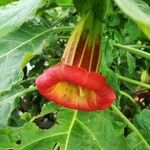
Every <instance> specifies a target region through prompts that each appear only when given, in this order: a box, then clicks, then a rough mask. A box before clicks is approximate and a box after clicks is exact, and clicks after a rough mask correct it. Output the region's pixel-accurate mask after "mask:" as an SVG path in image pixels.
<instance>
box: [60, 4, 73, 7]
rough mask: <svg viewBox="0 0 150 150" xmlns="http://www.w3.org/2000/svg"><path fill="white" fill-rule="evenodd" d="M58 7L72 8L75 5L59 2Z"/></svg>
mask: <svg viewBox="0 0 150 150" xmlns="http://www.w3.org/2000/svg"><path fill="white" fill-rule="evenodd" d="M57 7H63V8H70V7H74V5H73V4H57Z"/></svg>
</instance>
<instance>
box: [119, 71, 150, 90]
mask: <svg viewBox="0 0 150 150" xmlns="http://www.w3.org/2000/svg"><path fill="white" fill-rule="evenodd" d="M116 75H117V77H118V78H119V79H120V80H122V81H126V82H129V83H132V84H135V85H138V86H142V87H144V88H147V89H150V85H149V84H146V83H143V82H139V81H136V80H133V79H130V78H127V77H124V76H122V75H119V74H116Z"/></svg>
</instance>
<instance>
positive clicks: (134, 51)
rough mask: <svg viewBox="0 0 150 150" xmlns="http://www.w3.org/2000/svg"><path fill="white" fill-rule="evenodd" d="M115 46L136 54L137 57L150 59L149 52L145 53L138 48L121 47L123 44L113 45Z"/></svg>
mask: <svg viewBox="0 0 150 150" xmlns="http://www.w3.org/2000/svg"><path fill="white" fill-rule="evenodd" d="M113 46H115V47H118V48H122V49H124V50H126V51H128V52H131V53H134V54H136V55H139V56H141V57H144V58H146V59H150V53H147V52H143V51H141V50H138V49H136V48H133V47H130V46H125V45H121V44H117V43H113Z"/></svg>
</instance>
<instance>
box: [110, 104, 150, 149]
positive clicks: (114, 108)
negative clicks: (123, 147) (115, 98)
mask: <svg viewBox="0 0 150 150" xmlns="http://www.w3.org/2000/svg"><path fill="white" fill-rule="evenodd" d="M111 108H112V109H113V110H114V112H115V113H116V114H117V115H118V116H120V118H121V119H122V120H123V121H124V122H125V123H126V124H127V125H128V127H129V128H130V129H132V131H133V132H135V133H136V134H137V136H138V137H139V138H140V139H141V140H142V141H143V143H144V144H145V146H146V147H147V148H148V149H150V145H149V144H148V143H147V141H146V140H145V139H144V138H143V136H142V134H141V133H140V132H139V130H138V129H137V128H136V127H135V126H134V125H133V124H132V123H131V122H130V121H129V120H128V119H127V118H126V117H125V116H124V115H123V114H122V112H121V111H120V110H119V109H118V108H117V107H116V106H114V105H112V106H111Z"/></svg>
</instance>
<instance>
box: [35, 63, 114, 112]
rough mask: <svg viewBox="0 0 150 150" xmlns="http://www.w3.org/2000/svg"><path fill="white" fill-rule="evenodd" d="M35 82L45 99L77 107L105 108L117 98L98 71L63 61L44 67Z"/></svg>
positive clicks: (80, 108)
mask: <svg viewBox="0 0 150 150" xmlns="http://www.w3.org/2000/svg"><path fill="white" fill-rule="evenodd" d="M36 86H37V88H38V90H39V91H40V93H41V94H42V95H43V96H44V97H46V98H47V99H49V100H52V101H54V102H56V103H58V104H60V105H62V106H64V107H68V108H72V109H77V110H84V111H93V110H99V109H106V108H108V107H109V106H110V105H111V104H112V102H113V101H114V100H115V98H116V96H115V93H114V91H113V89H112V88H111V87H110V86H109V85H108V84H107V83H106V80H105V77H104V76H102V75H101V74H97V73H95V72H88V71H87V70H86V69H83V68H78V67H75V66H69V65H65V64H63V63H60V64H58V65H56V66H53V67H51V68H49V69H47V70H46V71H45V72H44V73H43V74H42V75H40V76H39V77H38V78H37V79H36Z"/></svg>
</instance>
